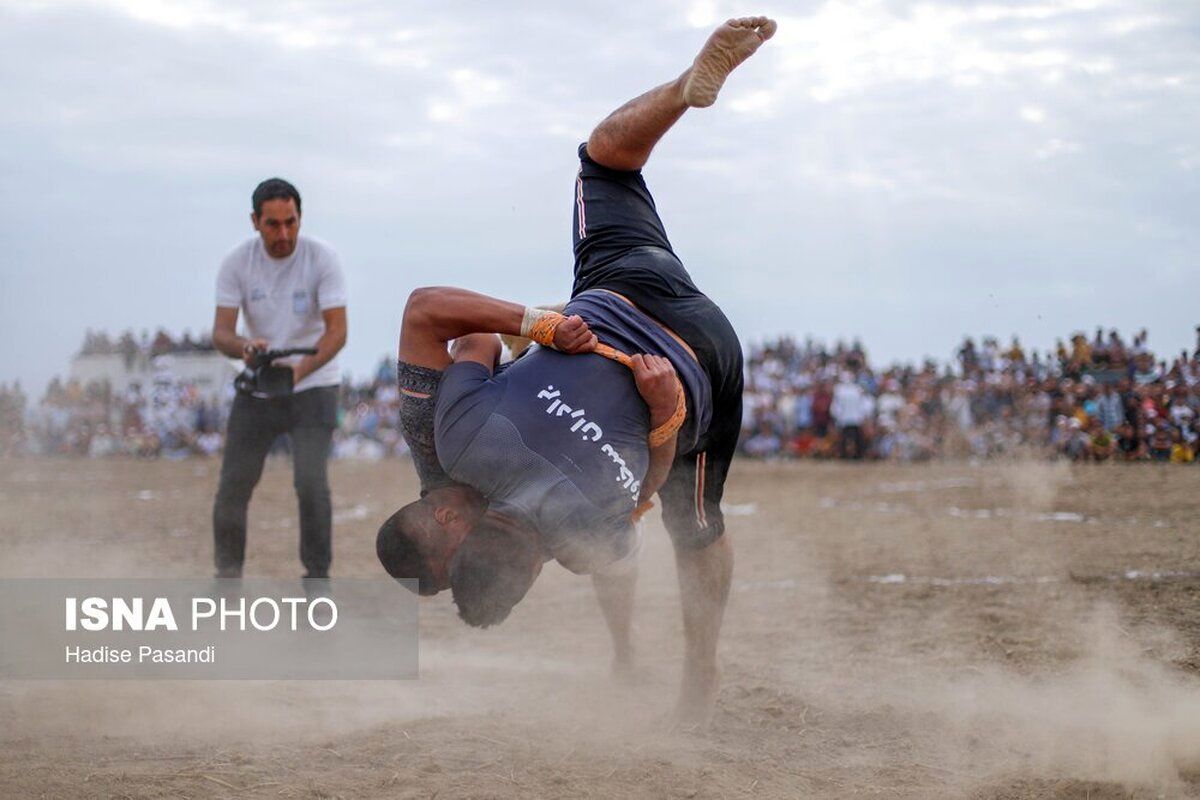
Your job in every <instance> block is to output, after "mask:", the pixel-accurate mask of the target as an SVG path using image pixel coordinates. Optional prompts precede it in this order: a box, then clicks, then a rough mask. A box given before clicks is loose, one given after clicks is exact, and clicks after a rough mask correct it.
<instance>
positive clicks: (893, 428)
mask: <svg viewBox="0 0 1200 800" xmlns="http://www.w3.org/2000/svg"><path fill="white" fill-rule="evenodd" d="M1198 334H1200V330H1198ZM206 349H211V343H210V342H208V341H207V340H205V339H197V340H193V339H192V338H191V337H190V336H188V335H186V334H185V335H184V336H183V337H181V338H179V339H178V340H176V339H172V338H171V337H170V336H169V335H167V334H166V333H165V332H163V331H159V333H158V334H157V335H156V336H155V337H153V338H150V337H149V336H148V335H147V334H145V333H143V334H142V337H141V339H140V340H137V339H135V338H134V337H133V335H132V333H131V332H126V333H125V334H123V335H122V336H120V337H119V338H117V339H115V340H112V339H109V337H107V336H106V335H104V334H92V333H90V332H89V333H88V335H87V338H86V340H85V343H84V346H83V348H82V350H81V355H89V354H113V353H117V354H121V355H123V356H126V357H127V358H128V359H131V360H132V359H137V358H145V359H148V363H149V364H150V365H151V368H150V370H149V372H148V373H147V374H148V375H149V376H150V377H149V378H148V379H147V380H145V381H143V382H138V383H131V384H130V385H129V387H128V388H127V389H125V390H123V391H114V390H113V389H112V387H111V386H110V385H109V384H108V383H106V382H93V383H90V384H87V385H81V384H80V383H79V382H78V381H65V382H64V381H61V380H59V379H57V378H56V379H54V380H53V381H52V382H51V383H50V385H49V387H48V388H47V389H46V392H45V394H44V395H43V396H42V397H41V398H40V399H39V400H38V401H37V402H36V403H30V402H29V401H28V399H27V397H26V395H25V392H24V390H23V389H22V387H21V386H20V384H19V383H14V384H11V385H9V384H0V454H26V453H27V454H38V455H73V456H95V457H100V456H109V455H128V456H137V457H143V458H153V457H166V458H180V457H185V456H212V455H214V454H216V453H219V452H220V450H221V447H222V439H223V433H222V432H223V430H224V425H225V420H226V418H227V415H228V411H229V404H230V402H231V401H232V398H233V388H232V384H230V385H228V386H224V387H221V388H220V389H219V390H218V391H211V390H210V391H208V392H203V391H201V390H200V389H199V388H198V387H197V386H196V385H194V384H190V383H187V382H184V381H180V380H178V379H176V378H175V377H173V376H172V374H171V372H170V367H169V359H159V358H158V356H163V355H169V354H173V353H179V352H182V351H187V350H197V351H200V350H206ZM231 377H232V373H231ZM399 399H400V398H399V394H398V391H397V388H396V377H395V365H394V364H393V363H392V362H391V360H390V359H385V360H384V361H383V362H381V364H380V365H379V367H378V369H377V370H376V372H375V374H373V375H372V376H371V377H370V378H369V379H368V380H366V381H363V382H360V383H352V382H350V381H346V382H345V383H343V387H342V393H341V403H340V408H339V419H338V430H337V431H336V433H335V436H334V456H335V457H339V458H366V459H380V458H386V457H392V456H400V455H404V454H406V453H407V452H408V448H407V446H406V444H405V442H404V440H403V438H402V437H401V436H400V433H399V424H398V417H399ZM1198 439H1200V340H1198V341H1197V350H1196V351H1195V352H1193V354H1192V355H1191V357H1190V358H1189V356H1188V354H1187V353H1180V354H1179V355H1178V356H1176V357H1175V358H1174V359H1171V360H1169V361H1168V360H1166V359H1158V358H1157V357H1156V356H1155V355H1154V354H1153V353H1152V352H1151V351H1150V350H1149V348H1148V346H1147V334H1146V331H1144V330H1143V331H1140V332H1139V333H1138V334H1137V335H1135V336H1134V337H1133V339H1132V340H1131V341H1130V342H1129V343H1128V344H1127V343H1126V342H1125V341H1124V340H1123V339H1122V337H1121V336H1120V335H1119V334H1118V332H1117V331H1109V332H1107V334H1106V333H1105V332H1104V331H1102V330H1097V331H1096V333H1095V335H1094V336H1093V337H1090V338H1089V337H1087V336H1084V335H1083V334H1076V335H1074V336H1073V337H1071V339H1070V340H1069V341H1068V342H1063V341H1060V342H1058V344H1057V346H1056V347H1055V349H1054V350H1053V351H1052V352H1049V353H1046V354H1045V355H1044V356H1043V355H1041V354H1039V353H1038V352H1037V351H1032V352H1029V353H1026V351H1025V349H1024V348H1023V347H1022V345H1021V343H1020V342H1019V341H1018V340H1017V338H1016V337H1013V339H1012V340H1011V342H1010V343H1009V344H1008V345H1007V346H1004V345H1002V344H1001V343H1000V342H999V341H998V340H997V339H995V338H992V337H987V338H984V339H982V340H981V341H980V342H979V343H978V344H976V342H975V341H974V340H972V339H966V340H965V341H964V342H963V343H962V345H961V347H959V348H958V349H957V351H956V352H955V354H954V358H953V360H952V361H950V362H948V363H946V364H942V365H938V364H937V363H935V362H934V361H931V360H927V361H926V362H924V363H923V364H920V365H894V366H890V367H887V368H874V367H872V365H871V364H870V363H869V360H868V358H867V354H866V351H865V350H864V348H863V346H862V345H861V344H860V343H859V342H857V341H855V342H853V343H851V344H848V345H847V344H844V343H838V344H836V345H834V346H833V347H825V346H823V345H821V344H819V343H816V342H814V341H812V340H811V339H810V340H806V341H804V342H802V343H801V342H797V341H796V340H794V339H791V338H786V337H785V338H781V339H778V340H776V341H773V342H769V343H766V344H763V345H760V346H756V347H753V348H752V349H751V351H750V353H749V354H748V358H747V369H746V393H745V407H744V419H743V431H742V439H741V450H742V453H743V454H744V455H747V456H750V457H757V458H842V459H890V460H899V461H920V460H926V459H932V458H941V457H952V458H953V457H959V458H961V457H979V458H985V457H990V456H997V455H1003V454H1015V455H1033V456H1042V457H1046V456H1048V457H1058V458H1069V459H1072V460H1088V461H1110V460H1112V461H1141V460H1153V461H1170V462H1176V463H1190V462H1192V461H1194V460H1195V455H1196V450H1197V446H1198V444H1200V442H1198ZM279 446H280V447H281V448H282V449H286V441H283V442H281V443H280V445H279Z"/></svg>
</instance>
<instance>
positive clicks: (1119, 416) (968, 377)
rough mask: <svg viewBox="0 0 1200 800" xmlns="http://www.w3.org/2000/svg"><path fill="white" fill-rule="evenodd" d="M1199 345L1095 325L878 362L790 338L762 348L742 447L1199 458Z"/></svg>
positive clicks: (863, 453)
mask: <svg viewBox="0 0 1200 800" xmlns="http://www.w3.org/2000/svg"><path fill="white" fill-rule="evenodd" d="M1197 334H1198V335H1197V338H1198V341H1197V345H1196V350H1194V351H1193V352H1192V354H1191V355H1190V356H1189V354H1188V353H1187V352H1181V353H1178V354H1176V355H1175V356H1173V357H1169V358H1160V357H1158V356H1157V355H1156V354H1155V353H1153V352H1152V351H1151V350H1150V349H1149V347H1148V345H1147V340H1148V335H1147V332H1146V331H1145V330H1142V331H1139V332H1138V333H1137V334H1136V335H1135V336H1134V337H1133V339H1132V340H1131V341H1128V342H1126V341H1125V340H1124V339H1123V338H1122V337H1121V335H1120V333H1118V332H1117V331H1108V332H1107V333H1106V332H1105V331H1103V330H1099V329H1097V330H1096V332H1095V335H1094V336H1091V337H1089V336H1087V335H1085V334H1082V333H1077V334H1075V335H1074V336H1072V337H1071V339H1070V341H1069V343H1067V342H1064V341H1061V340H1060V341H1059V342H1058V343H1057V346H1056V347H1055V350H1054V351H1053V352H1050V353H1046V354H1044V355H1043V354H1039V353H1038V352H1037V351H1031V352H1026V350H1025V349H1024V348H1023V347H1022V345H1021V343H1020V341H1019V340H1018V339H1017V338H1016V337H1013V338H1012V340H1011V341H1010V342H1009V343H1008V344H1007V345H1004V344H1001V343H1000V341H999V340H997V339H996V338H993V337H987V338H984V339H982V340H981V341H980V342H979V343H978V344H977V343H976V342H975V341H974V340H973V339H970V338H968V339H966V340H965V341H964V342H963V343H962V345H961V346H960V347H959V348H958V349H957V351H956V352H955V354H954V358H953V359H952V360H951V361H949V362H947V363H945V364H943V365H940V366H939V365H938V364H937V363H935V362H933V361H926V362H925V363H924V364H922V365H920V366H916V365H893V366H890V367H886V368H874V367H872V365H871V364H870V362H869V360H868V358H867V354H866V351H865V350H864V348H863V347H862V345H861V344H860V343H858V342H854V343H851V344H849V345H846V344H844V343H838V344H836V345H834V346H833V347H832V348H829V347H826V346H824V345H822V344H820V343H816V342H814V341H812V340H806V341H805V342H803V343H799V342H796V341H795V340H792V339H788V338H784V339H780V340H778V341H774V342H769V343H766V344H764V345H762V346H757V347H754V348H752V349H751V352H750V354H749V358H748V360H747V375H746V396H745V397H746V402H745V410H744V419H743V435H742V441H741V448H742V451H743V453H745V454H746V455H749V456H754V457H759V458H845V459H894V460H899V461H920V460H924V459H930V458H938V457H978V458H985V457H990V456H997V455H1001V454H1027V455H1036V456H1047V457H1059V458H1069V459H1071V460H1076V461H1083V460H1088V461H1118V460H1119V461H1142V460H1153V461H1171V462H1175V463H1191V462H1193V461H1194V459H1195V452H1196V446H1197V434H1198V431H1200V425H1198V424H1197V413H1198V412H1200V385H1198V384H1200V329H1198V331H1197Z"/></svg>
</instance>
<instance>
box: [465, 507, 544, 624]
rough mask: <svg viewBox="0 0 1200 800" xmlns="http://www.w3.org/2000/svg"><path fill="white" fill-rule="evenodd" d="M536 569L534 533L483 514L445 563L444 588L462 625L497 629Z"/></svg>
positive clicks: (538, 551) (538, 564)
mask: <svg viewBox="0 0 1200 800" xmlns="http://www.w3.org/2000/svg"><path fill="white" fill-rule="evenodd" d="M541 570H542V551H541V547H540V546H539V544H538V536H537V532H536V531H534V530H532V529H530V528H527V527H525V526H523V525H520V524H518V523H517V522H515V521H513V520H511V519H508V518H507V517H503V516H501V515H499V514H495V513H488V514H485V515H484V517H483V519H481V520H480V521H479V524H478V525H476V526H475V529H474V530H472V531H471V532H470V533H469V534H468V535H467V537H466V538H465V539H464V540H463V542H462V544H461V545H460V546H459V548H458V552H456V553H455V554H454V558H453V560H452V561H451V562H450V588H451V589H452V590H453V592H454V603H455V605H457V606H458V615H459V616H460V617H462V620H463V622H465V623H467V624H468V625H473V626H475V627H477V628H486V627H488V626H489V625H499V624H500V623H501V622H503V621H504V620H505V618H506V617H508V614H509V612H510V611H512V609H513V606H515V605H516V604H517V603H519V602H521V598H523V597H524V596H525V593H526V592H528V591H529V587H530V586H532V585H533V581H534V579H536V578H537V576H538V573H539V572H541Z"/></svg>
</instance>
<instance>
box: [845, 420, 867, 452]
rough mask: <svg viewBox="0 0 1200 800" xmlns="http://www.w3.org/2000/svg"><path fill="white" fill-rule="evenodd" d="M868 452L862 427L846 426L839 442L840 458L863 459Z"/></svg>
mask: <svg viewBox="0 0 1200 800" xmlns="http://www.w3.org/2000/svg"><path fill="white" fill-rule="evenodd" d="M865 450H866V439H865V438H864V437H863V429H862V426H861V425H845V426H843V427H842V435H841V438H840V439H839V440H838V456H840V457H841V458H852V459H861V458H862V457H863V456H864V455H865V453H864V451H865Z"/></svg>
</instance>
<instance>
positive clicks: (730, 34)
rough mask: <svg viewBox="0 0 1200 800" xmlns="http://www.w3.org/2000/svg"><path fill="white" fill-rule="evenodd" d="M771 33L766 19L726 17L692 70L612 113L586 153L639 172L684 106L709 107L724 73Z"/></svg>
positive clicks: (608, 164)
mask: <svg viewBox="0 0 1200 800" xmlns="http://www.w3.org/2000/svg"><path fill="white" fill-rule="evenodd" d="M774 33H775V22H774V20H770V19H767V18H766V17H744V18H741V19H731V20H729V21H728V22H726V23H725V24H724V25H722V26H721V27H719V28H717V29H716V30H715V31H714V32H713V34H712V36H710V37H708V41H707V42H705V43H704V47H703V48H701V50H700V53H699V55H697V56H696V60H695V61H694V62H693V63H692V66H690V67H688V68H687V70H685V71H684V73H683V74H682V75H680V76H679V77H678V78H676V79H675V80H673V81H671V82H669V83H664V84H663V85H662V86H659V87H657V88H654V89H651V90H650V91H648V92H646V93H645V94H644V95H642V96H640V97H637V98H634V99H633V100H630V101H629V102H628V103H626V104H625V105H623V106H621V107H620V108H618V109H617V110H616V111H614V112H612V113H611V114H609V115H608V117H606V118H605V119H604V121H603V122H601V123H600V124H599V125H597V126H596V129H595V130H594V131H592V135H591V136H590V137H589V138H588V155H589V156H591V158H592V160H593V161H596V162H597V163H600V164H603V165H604V166H606V167H609V168H610V169H619V170H635V169H641V168H642V166H643V165H645V163H646V161H647V160H648V159H649V158H650V151H651V150H653V149H654V145H655V144H657V143H658V140H659V139H661V138H662V137H663V134H665V133H666V132H667V131H668V130H670V128H671V126H672V125H674V124H675V123H676V122H678V121H679V118H680V117H681V116H683V112H684V111H687V110H688V108H689V107H691V106H696V107H704V106H711V105H712V104H713V103H714V102H715V101H716V99H717V93H718V92H719V91H720V90H721V86H722V85H724V83H725V79H726V78H727V77H728V76H729V73H731V72H733V70H734V69H735V68H736V67H737V66H738V64H741V63H742V62H743V61H745V60H746V59H747V58H749V57H750V56H751V55H753V54H754V51H755V50H757V49H758V48H759V46H760V45H762V43H763V42H765V41H766V40H767V39H769V38H771V36H772V35H773V34H774Z"/></svg>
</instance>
